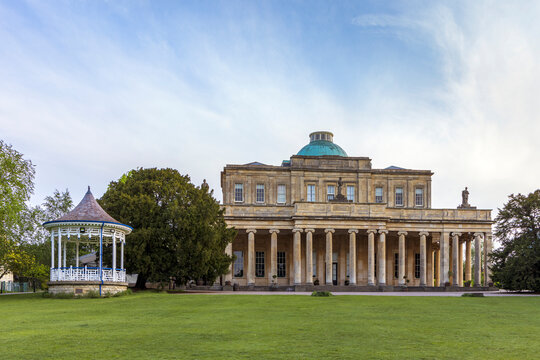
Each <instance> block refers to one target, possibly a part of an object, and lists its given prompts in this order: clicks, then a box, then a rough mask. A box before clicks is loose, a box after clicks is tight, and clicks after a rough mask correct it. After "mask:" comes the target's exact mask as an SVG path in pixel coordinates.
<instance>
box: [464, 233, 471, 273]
mask: <svg viewBox="0 0 540 360" xmlns="http://www.w3.org/2000/svg"><path fill="white" fill-rule="evenodd" d="M470 280H471V240H470V238H468V239H467V240H466V241H465V281H470Z"/></svg>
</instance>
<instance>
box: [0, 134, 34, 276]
mask: <svg viewBox="0 0 540 360" xmlns="http://www.w3.org/2000/svg"><path fill="white" fill-rule="evenodd" d="M34 174H35V170H34V165H33V164H32V162H31V161H30V160H26V159H24V158H23V154H21V153H19V152H18V151H17V150H15V149H13V147H12V146H11V145H8V144H6V143H5V142H4V141H2V140H0V276H1V275H3V273H4V272H7V271H9V269H8V266H7V265H8V262H9V261H8V260H9V258H10V254H11V253H12V252H13V251H14V249H15V247H16V246H17V244H16V241H15V240H16V234H17V230H18V229H19V228H20V227H21V226H22V220H23V217H22V216H21V214H23V213H24V211H25V210H26V209H27V207H26V201H27V200H29V199H30V195H32V193H33V191H34Z"/></svg>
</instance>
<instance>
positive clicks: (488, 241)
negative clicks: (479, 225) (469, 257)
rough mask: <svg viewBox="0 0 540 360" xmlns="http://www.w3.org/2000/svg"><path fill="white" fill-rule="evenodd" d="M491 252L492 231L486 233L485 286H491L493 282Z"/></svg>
mask: <svg viewBox="0 0 540 360" xmlns="http://www.w3.org/2000/svg"><path fill="white" fill-rule="evenodd" d="M490 254H491V233H490V232H487V233H485V234H484V286H489V283H490V282H491V270H490V269H489V266H490V265H491V264H490V262H489V255H490Z"/></svg>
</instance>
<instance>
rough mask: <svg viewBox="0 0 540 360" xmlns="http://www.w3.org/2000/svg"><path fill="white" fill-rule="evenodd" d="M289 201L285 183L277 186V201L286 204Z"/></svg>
mask: <svg viewBox="0 0 540 360" xmlns="http://www.w3.org/2000/svg"><path fill="white" fill-rule="evenodd" d="M286 201H287V187H286V186H285V185H278V186H277V202H278V204H285V202H286Z"/></svg>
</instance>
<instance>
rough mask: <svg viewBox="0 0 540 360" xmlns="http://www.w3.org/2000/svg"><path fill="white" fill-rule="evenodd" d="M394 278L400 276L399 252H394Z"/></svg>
mask: <svg viewBox="0 0 540 360" xmlns="http://www.w3.org/2000/svg"><path fill="white" fill-rule="evenodd" d="M394 278H396V279H397V278H399V254H398V253H394Z"/></svg>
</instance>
